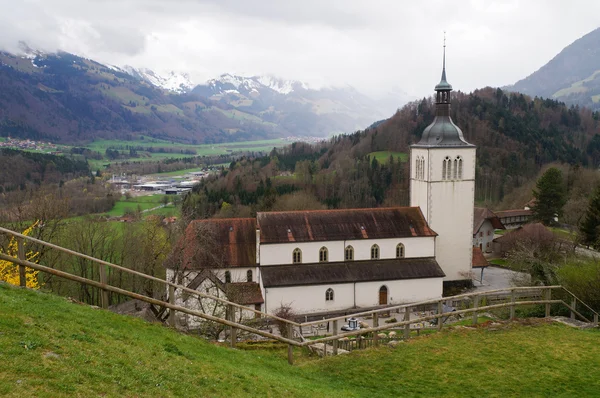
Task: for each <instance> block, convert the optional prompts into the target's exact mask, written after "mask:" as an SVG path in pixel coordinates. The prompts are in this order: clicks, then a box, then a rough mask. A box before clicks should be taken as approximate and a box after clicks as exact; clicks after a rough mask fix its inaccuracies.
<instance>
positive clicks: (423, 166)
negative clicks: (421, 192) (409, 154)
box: [421, 157, 425, 180]
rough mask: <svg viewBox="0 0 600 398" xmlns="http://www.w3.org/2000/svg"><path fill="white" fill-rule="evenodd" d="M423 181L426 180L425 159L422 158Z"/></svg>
mask: <svg viewBox="0 0 600 398" xmlns="http://www.w3.org/2000/svg"><path fill="white" fill-rule="evenodd" d="M421 179H422V180H424V179H425V158H423V157H422V158H421Z"/></svg>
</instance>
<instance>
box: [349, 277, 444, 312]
mask: <svg viewBox="0 0 600 398" xmlns="http://www.w3.org/2000/svg"><path fill="white" fill-rule="evenodd" d="M442 285H443V283H442V278H426V279H404V280H395V281H377V282H362V283H357V284H356V305H357V306H359V307H372V306H376V305H379V289H380V288H381V287H382V286H386V287H387V289H388V293H387V295H388V304H405V303H412V302H417V301H425V300H430V299H437V298H440V297H442V287H443V286H442Z"/></svg>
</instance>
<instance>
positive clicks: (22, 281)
mask: <svg viewBox="0 0 600 398" xmlns="http://www.w3.org/2000/svg"><path fill="white" fill-rule="evenodd" d="M17 256H18V257H19V260H26V258H25V242H23V238H17ZM19 286H21V287H26V286H27V275H26V274H25V266H24V265H19Z"/></svg>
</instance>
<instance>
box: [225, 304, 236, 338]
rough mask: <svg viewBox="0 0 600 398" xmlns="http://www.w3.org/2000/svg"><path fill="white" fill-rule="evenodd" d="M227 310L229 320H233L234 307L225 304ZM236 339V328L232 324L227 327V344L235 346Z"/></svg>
mask: <svg viewBox="0 0 600 398" xmlns="http://www.w3.org/2000/svg"><path fill="white" fill-rule="evenodd" d="M227 312H228V313H229V314H228V315H229V320H230V321H231V322H235V307H234V306H233V305H231V304H228V305H227ZM236 341H237V328H234V327H233V326H230V327H229V345H230V346H231V348H235V343H236Z"/></svg>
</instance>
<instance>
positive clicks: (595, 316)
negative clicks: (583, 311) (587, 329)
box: [594, 312, 598, 326]
mask: <svg viewBox="0 0 600 398" xmlns="http://www.w3.org/2000/svg"><path fill="white" fill-rule="evenodd" d="M594 325H596V326H598V314H597V313H595V312H594Z"/></svg>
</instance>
